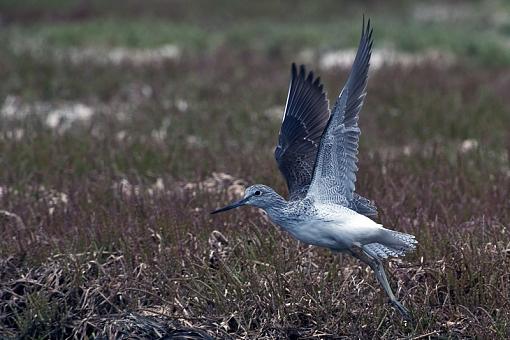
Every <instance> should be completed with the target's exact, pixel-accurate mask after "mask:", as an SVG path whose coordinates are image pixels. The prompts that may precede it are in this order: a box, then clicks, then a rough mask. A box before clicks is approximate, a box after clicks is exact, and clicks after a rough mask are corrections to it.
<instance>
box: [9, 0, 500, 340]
mask: <svg viewBox="0 0 510 340" xmlns="http://www.w3.org/2000/svg"><path fill="white" fill-rule="evenodd" d="M56 3H57V2H55V4H56ZM9 6H13V7H9V8H10V9H9V8H8V9H9V10H8V11H6V10H5V9H4V12H6V13H7V14H6V17H7V18H11V19H9V21H8V22H9V25H8V26H7V27H6V30H5V31H4V33H3V34H4V36H3V38H2V39H7V40H8V41H11V42H13V41H18V40H19V39H21V40H23V37H28V36H30V37H31V38H34V39H40V40H42V41H43V42H44V43H45V44H46V43H47V44H48V46H46V49H47V50H45V51H46V52H47V53H46V52H45V53H43V57H41V55H38V54H33V53H32V52H31V51H27V50H24V51H23V50H22V51H13V50H12V49H10V48H9V47H8V46H9V45H6V44H3V47H1V49H0V75H1V76H2V80H3V81H2V83H1V84H0V98H2V100H3V104H2V107H1V108H0V112H1V113H0V117H1V119H2V124H1V125H0V150H1V152H0V168H1V169H2V171H1V172H0V210H1V211H0V232H1V234H2V239H1V240H0V262H1V263H0V337H2V338H33V339H41V338H68V337H77V338H84V337H89V338H94V337H98V338H99V337H107V336H110V337H112V336H113V337H119V338H122V337H128V335H129V334H131V335H139V336H141V337H149V338H154V337H158V334H168V335H178V334H179V335H185V334H187V335H188V336H190V337H195V338H208V337H216V338H243V337H244V338H293V339H295V338H320V337H322V338H341V337H358V338H368V337H377V338H396V337H406V338H412V337H418V336H423V337H432V338H435V337H438V338H440V337H441V338H465V337H475V338H476V337H480V338H484V337H487V336H491V337H494V338H501V339H504V338H508V337H509V336H510V334H509V333H508V329H510V314H509V312H508V311H509V310H510V306H509V304H510V301H509V299H508V296H509V295H510V285H509V280H508V270H507V268H508V267H509V265H510V263H509V261H510V257H509V255H510V254H509V250H508V248H509V244H510V238H509V236H508V227H509V224H510V215H509V210H508V197H509V194H510V192H509V188H510V175H509V174H510V166H509V158H510V136H509V134H508V129H507V127H508V126H510V115H509V114H508V108H509V107H510V102H509V99H508V96H506V93H507V92H508V89H509V86H510V84H509V82H508V79H509V77H508V76H509V73H508V70H507V68H506V67H505V66H504V65H505V62H499V61H498V62H495V63H493V64H491V65H490V67H486V66H485V65H484V62H485V61H484V60H485V59H484V58H485V57H482V58H480V57H479V56H478V55H477V54H475V57H473V54H470V53H471V52H469V49H468V48H465V47H466V46H468V45H469V41H472V42H473V43H475V44H479V45H477V46H481V45H482V44H484V42H483V41H478V38H479V37H497V39H499V38H500V34H506V33H504V31H502V32H503V33H494V32H484V31H480V32H474V33H473V34H472V35H469V36H468V34H467V33H469V32H473V31H472V29H473V27H479V26H477V25H480V21H477V20H478V19H476V18H478V17H476V18H470V19H469V20H467V19H466V20H467V22H460V23H459V22H456V23H455V24H449V23H441V24H438V26H437V27H436V26H435V25H432V26H431V27H429V28H427V27H426V25H423V24H420V23H416V22H415V21H413V20H411V19H402V17H400V16H399V15H400V13H401V12H399V11H396V12H395V13H397V14H395V16H396V17H395V18H394V20H389V21H386V22H388V23H392V25H390V24H388V25H384V24H382V22H383V18H382V16H386V15H389V14H388V13H391V12H392V8H393V7H391V6H389V7H384V10H383V11H382V12H381V17H379V16H378V17H377V18H375V17H374V19H375V21H374V24H375V28H376V36H377V41H376V42H377V44H379V42H380V41H382V42H384V41H390V42H391V41H396V43H395V44H396V45H397V46H398V47H401V48H404V49H408V50H415V49H417V50H420V49H427V48H431V47H433V48H445V49H451V50H452V51H454V52H455V53H457V54H458V55H459V58H458V60H457V61H456V62H455V64H454V65H452V66H446V67H442V66H441V65H436V64H434V63H425V64H419V65H416V66H413V67H401V66H398V65H397V66H384V67H383V68H381V69H380V70H378V71H376V72H374V73H373V74H372V75H371V78H370V81H369V94H368V97H367V102H366V105H365V107H364V109H363V111H362V114H361V123H360V124H361V127H362V133H363V134H362V140H361V152H360V164H359V167H360V171H359V174H358V182H357V188H358V190H359V192H360V193H361V194H363V195H365V196H367V197H370V198H371V199H373V200H374V201H375V202H376V204H377V205H378V207H379V211H380V216H379V217H378V221H379V222H380V223H382V224H384V225H386V226H388V227H390V228H394V229H396V230H399V231H404V232H409V233H412V234H414V235H416V237H417V239H418V240H419V242H420V243H419V247H418V249H417V251H416V252H415V253H413V254H409V255H408V256H406V257H405V258H402V259H396V260H392V261H390V262H389V263H388V265H387V268H388V271H389V273H390V276H391V283H392V286H393V287H395V288H396V289H395V290H396V292H397V296H398V297H399V299H401V300H402V301H403V303H404V304H405V305H406V306H407V307H408V308H409V309H411V310H412V311H413V313H414V315H415V318H416V324H410V323H405V322H403V321H402V320H401V319H400V317H399V316H398V314H397V313H396V312H395V311H394V310H393V309H392V308H391V307H390V306H389V305H388V304H387V303H386V298H385V296H384V293H383V292H382V291H381V289H380V288H379V286H378V284H377V282H376V281H375V278H374V276H373V274H372V273H371V272H370V271H369V270H368V269H367V268H365V266H363V265H362V264H360V263H359V262H357V261H356V260H354V259H352V258H349V257H347V256H342V255H338V254H332V253H330V252H329V251H326V250H324V249H319V248H315V247H307V246H305V245H303V244H300V243H298V242H297V241H295V240H293V239H292V238H291V237H290V236H289V235H287V234H285V233H283V232H281V231H280V230H279V229H277V228H274V226H272V225H271V223H269V222H268V221H267V219H266V218H265V217H264V216H263V215H262V214H260V212H258V211H257V210H255V209H250V208H244V209H239V210H238V211H235V212H233V213H229V214H224V215H218V216H214V217H213V216H210V215H209V214H208V212H209V211H211V210H212V209H214V208H217V207H218V206H220V205H222V204H224V203H226V202H227V201H229V200H232V199H234V198H236V197H237V195H239V194H240V192H242V188H243V186H244V185H247V184H251V183H255V182H261V183H266V184H269V185H271V186H273V187H275V188H276V189H277V191H279V192H282V193H285V190H286V189H285V184H284V181H283V179H282V178H281V176H280V174H279V172H278V170H277V168H276V164H275V162H274V159H273V155H272V152H273V148H274V143H275V142H276V136H277V133H278V128H279V123H280V119H279V117H275V116H274V114H272V112H273V111H277V108H279V107H282V106H283V103H284V100H285V95H286V87H287V84H288V73H289V64H290V62H291V61H293V60H294V58H295V57H296V53H297V52H299V51H300V50H302V49H304V48H305V47H306V48H312V49H313V50H315V51H319V52H318V53H321V52H320V51H322V49H323V48H324V46H327V45H330V44H331V46H333V47H335V48H336V47H345V46H351V45H352V43H353V42H354V41H355V40H356V34H357V28H358V26H359V22H358V19H356V17H357V16H356V17H354V16H353V17H352V18H349V19H345V21H344V20H339V21H341V22H340V23H339V24H338V26H336V25H334V24H333V21H332V20H333V18H335V15H332V14H331V13H330V12H331V11H329V10H328V9H330V7H328V6H326V3H324V8H323V9H320V8H319V7H315V5H301V6H298V9H297V13H296V14H293V15H291V16H289V17H288V18H287V17H285V20H281V22H275V17H278V16H279V15H280V13H281V11H283V10H284V9H285V8H284V7H282V8H280V7H278V6H280V5H271V4H263V5H261V6H260V7H256V8H254V9H253V13H255V14H253V15H252V16H251V17H248V18H246V14H244V12H243V11H242V9H241V8H238V7H236V6H235V5H233V7H231V10H232V12H233V13H237V15H235V16H234V15H233V16H232V17H238V18H239V19H238V20H239V21H242V22H243V23H242V24H240V25H234V23H236V22H235V20H234V19H229V20H226V25H225V27H219V28H218V26H214V25H215V23H217V22H219V21H221V20H220V16H219V14H218V15H216V14H214V13H217V12H214V11H213V12H211V11H212V10H211V9H210V8H208V7H204V8H202V9H201V10H198V9H197V8H195V7H193V9H192V10H187V9H185V6H181V5H180V3H179V2H175V3H173V6H174V7H172V9H174V11H170V10H168V8H167V5H163V4H160V3H159V2H154V3H152V4H151V6H148V8H149V9H146V10H147V11H151V9H150V8H152V11H154V12H158V13H159V15H158V18H159V19H154V20H152V19H144V18H139V19H137V20H134V21H128V20H125V19H120V18H117V17H115V16H112V14H111V13H112V9H110V8H109V7H104V8H103V7H100V5H97V4H96V3H93V5H91V6H92V7H90V8H91V9H90V11H89V12H87V13H89V14H87V16H85V17H84V18H82V19H80V20H77V19H72V18H74V17H72V16H71V17H72V18H71V19H70V17H68V14H69V13H71V12H73V8H72V7H70V8H71V9H66V7H62V8H61V9H60V11H62V13H63V14H61V15H62V18H61V22H60V23H58V24H54V23H49V22H47V21H46V19H45V18H46V15H50V14H47V13H49V12H51V11H49V12H45V11H46V10H45V8H46V7H38V5H33V6H32V5H31V6H27V7H26V8H28V9H24V8H22V7H17V6H20V5H16V4H14V3H13V4H11V5H9ZM97 6H99V7H97ZM130 6H133V7H130ZM193 6H197V5H193ZM204 6H205V5H204ZM273 6H274V7H273ZM307 6H310V7H307ZM373 6H376V5H373ZM392 6H395V5H392ZM473 6H477V5H476V4H475V5H473ZM502 6H503V5H502ZM57 7H58V6H57ZM20 8H21V9H20ZM48 8H50V7H48ZM112 8H113V9H114V7H112ZM130 8H131V9H130ZM133 8H135V9H136V8H137V7H136V5H133V4H131V3H130V5H129V6H127V7H125V8H124V7H123V9H122V11H125V12H124V13H123V14H126V15H131V16H134V14H133V12H136V11H135V9H133ZM165 8H166V10H167V12H165V10H164V9H165ZM375 8H377V7H375ZM481 8H482V9H484V8H485V7H484V6H482V7H481ZM357 10H359V9H356V8H354V6H353V7H350V6H349V7H348V10H346V14H345V15H346V16H348V15H352V13H356V11H357ZM30 11H35V12H37V11H39V12H37V13H42V14H41V15H40V20H38V21H36V22H34V23H33V24H31V25H28V26H26V25H23V24H22V23H23V22H25V21H24V20H27V19H26V18H27V15H28V14H27V13H28V12H30ZM66 11H70V12H69V13H68V12H66ZM129 11H133V12H131V14H130V12H129ZM487 11H488V10H487ZM304 12H308V13H309V17H308V19H307V20H310V21H311V22H313V25H311V26H309V27H304V26H305V25H298V24H297V23H296V21H297V20H298V18H299V14H302V13H304ZM322 12H324V13H326V12H327V13H326V15H325V18H326V19H327V20H326V21H325V22H322V21H320V20H319V18H320V16H319V14H320V13H322ZM479 12H480V13H482V14H483V13H484V11H483V10H480V11H479ZM45 13H46V14H45ZM211 13H213V14H211ZM482 14H480V15H481V16H484V15H485V14H483V15H482ZM146 15H147V13H146ZM177 17H179V18H180V19H176V18H177ZM207 17H210V19H208V20H206V19H205V18H207ZM199 19H200V20H199ZM167 20H168V21H167ZM236 20H237V19H236ZM354 22H356V24H354ZM407 22H409V23H410V26H405V25H404V23H407ZM197 23H199V24H197ZM442 25H445V26H447V27H454V26H455V27H456V28H455V29H454V30H453V31H451V35H448V36H446V35H444V34H442V33H441V27H443V26H442ZM208 27H212V28H210V29H208ZM403 27H405V29H404V28H403ZM326 28H328V29H330V30H327V29H326ZM425 28H427V29H425ZM344 29H345V31H344ZM326 31H327V32H331V33H325V34H320V36H319V32H326ZM340 31H342V32H343V33H342V32H340ZM6 32H8V33H6ZM466 32H467V33H466ZM329 34H331V36H330V35H329ZM335 35H338V39H337V40H335V41H337V42H336V43H332V42H333V39H334V36H335ZM465 35H466V36H465ZM409 36H410V37H414V38H413V39H410V38H409ZM395 37H397V38H395ZM417 38H419V39H417ZM495 39H496V38H495ZM406 40H408V41H407V42H405V41H406ZM489 40H490V39H489ZM438 41H439V42H438ZM163 43H177V44H178V45H179V46H182V47H183V48H184V49H185V51H184V53H183V55H182V56H181V57H180V58H177V59H171V60H166V61H163V62H160V63H146V64H134V63H129V62H122V63H118V64H108V63H107V64H104V63H95V62H85V63H74V62H72V60H69V59H65V58H64V59H59V58H55V57H54V56H53V54H52V53H51V51H52V49H53V48H57V47H58V48H67V47H72V48H86V47H89V46H98V45H102V46H103V47H104V48H109V47H112V46H127V47H143V48H145V47H153V46H158V45H160V44H163ZM335 44H338V45H335ZM436 44H437V45H436ZM498 44H499V42H498ZM43 46H44V44H43ZM275 46H281V47H279V48H276V47H275ZM477 48H478V47H477ZM484 48H485V47H483V48H482V50H484ZM488 50H490V49H488ZM48 51H49V52H48ZM484 53H485V52H484ZM504 53H506V52H504ZM505 58H506V57H505ZM309 66H310V67H313V68H314V69H316V70H317V71H320V72H319V73H320V75H321V77H322V79H323V81H324V83H325V85H326V88H327V89H329V90H330V93H329V97H330V99H331V100H332V99H333V98H334V96H335V95H336V92H337V91H336V89H338V88H339V87H340V86H341V85H342V83H343V81H344V79H345V76H346V71H345V70H340V69H328V70H324V69H323V70H320V68H319V67H318V63H317V61H316V60H314V61H313V62H312V64H311V65H309ZM77 103H80V104H82V105H84V106H86V107H88V108H90V110H92V112H93V114H92V118H91V119H90V120H84V121H75V122H73V123H72V124H70V125H69V126H68V127H66V128H64V127H65V126H66V123H65V122H62V123H61V125H59V126H57V127H50V126H48V125H47V117H48V115H50V114H52V113H55V111H56V110H64V109H69V108H72V107H74V106H73V105H74V104H77ZM10 110H13V111H14V112H15V114H14V115H9V114H7V113H8V112H10ZM222 173H228V174H231V175H232V176H228V175H225V174H222Z"/></svg>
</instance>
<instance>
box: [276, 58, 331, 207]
mask: <svg viewBox="0 0 510 340" xmlns="http://www.w3.org/2000/svg"><path fill="white" fill-rule="evenodd" d="M322 88H323V86H322V84H321V83H320V78H317V79H314V76H313V73H312V72H310V73H309V74H308V75H307V74H306V70H305V67H304V66H303V65H301V67H300V68H299V72H298V70H297V67H296V65H295V64H292V77H291V80H290V85H289V93H288V95H287V103H286V105H285V111H284V114H283V121H282V126H281V128H280V134H279V136H278V145H277V146H276V149H275V158H276V161H277V163H278V167H279V168H280V171H281V172H282V174H283V176H284V177H285V180H286V181H287V186H288V189H289V199H290V200H296V199H300V198H303V197H305V196H306V193H307V191H308V187H309V185H310V182H311V181H312V176H313V168H314V164H315V159H316V158H317V151H318V149H319V143H320V139H321V135H322V132H323V131H324V128H325V126H326V124H327V122H328V118H329V108H328V100H327V98H326V95H325V93H324V92H323V90H322Z"/></svg>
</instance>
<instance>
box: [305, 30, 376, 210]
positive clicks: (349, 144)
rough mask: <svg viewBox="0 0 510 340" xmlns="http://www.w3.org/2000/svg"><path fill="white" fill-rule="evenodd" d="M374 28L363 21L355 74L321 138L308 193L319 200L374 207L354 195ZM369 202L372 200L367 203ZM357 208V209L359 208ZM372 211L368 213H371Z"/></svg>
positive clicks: (344, 89)
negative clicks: (362, 111) (359, 115)
mask: <svg viewBox="0 0 510 340" xmlns="http://www.w3.org/2000/svg"><path fill="white" fill-rule="evenodd" d="M372 43H373V41H372V29H371V28H370V20H369V21H368V24H367V26H365V21H364V20H363V30H362V34H361V40H360V44H359V47H358V52H357V53H356V58H355V59H354V64H353V66H352V70H351V73H350V75H349V78H348V79H347V83H346V84H345V86H344V88H343V89H342V92H341V93H340V96H339V97H338V99H337V101H336V103H335V107H334V109H333V112H332V114H331V117H330V118H329V121H328V124H327V126H326V129H325V131H324V134H323V135H322V138H321V143H320V147H319V152H318V154H317V160H316V164H315V169H314V174H313V179H312V182H311V184H310V188H309V190H308V196H309V197H313V198H314V199H315V200H316V201H319V202H325V203H336V204H341V205H344V206H346V207H350V208H353V207H355V206H357V205H360V206H363V207H362V208H366V209H368V210H374V212H373V213H374V214H375V207H373V206H372V205H371V204H370V202H369V201H368V200H367V199H365V198H362V197H361V196H358V195H356V194H354V183H355V182H356V171H357V170H358V167H357V165H356V163H357V161H358V158H357V157H356V155H357V154H358V140H359V135H360V129H359V127H358V113H359V111H360V109H361V106H362V105H363V99H364V98H365V94H366V92H365V90H366V85H367V78H368V68H369V63H370V55H371V50H372ZM367 202H368V203H367ZM355 210H357V209H355ZM370 213H371V212H370V211H367V212H366V213H365V214H366V215H370Z"/></svg>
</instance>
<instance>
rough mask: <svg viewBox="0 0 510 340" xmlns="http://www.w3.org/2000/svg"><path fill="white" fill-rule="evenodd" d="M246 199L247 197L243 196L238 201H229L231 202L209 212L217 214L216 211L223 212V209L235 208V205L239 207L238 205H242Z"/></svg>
mask: <svg viewBox="0 0 510 340" xmlns="http://www.w3.org/2000/svg"><path fill="white" fill-rule="evenodd" d="M247 199H248V197H246V198H243V199H242V200H240V201H237V202H234V203H231V204H229V205H227V206H226V207H223V208H220V209H217V210H214V211H213V212H211V214H217V213H220V212H224V211H227V210H230V209H235V208H237V207H240V206H242V205H244V204H245V203H246V201H247Z"/></svg>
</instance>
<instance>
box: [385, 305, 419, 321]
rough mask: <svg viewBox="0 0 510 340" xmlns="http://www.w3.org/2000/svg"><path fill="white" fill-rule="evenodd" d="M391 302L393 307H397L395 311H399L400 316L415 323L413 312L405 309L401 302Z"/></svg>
mask: <svg viewBox="0 0 510 340" xmlns="http://www.w3.org/2000/svg"><path fill="white" fill-rule="evenodd" d="M390 302H391V304H392V305H393V307H395V309H396V310H398V311H399V313H400V315H402V317H403V318H404V320H406V321H409V322H414V319H413V316H412V314H411V312H410V311H409V310H408V309H407V308H405V307H404V306H403V305H402V304H401V303H400V302H398V301H397V300H391V301H390Z"/></svg>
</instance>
